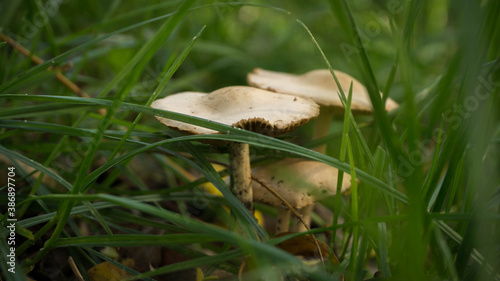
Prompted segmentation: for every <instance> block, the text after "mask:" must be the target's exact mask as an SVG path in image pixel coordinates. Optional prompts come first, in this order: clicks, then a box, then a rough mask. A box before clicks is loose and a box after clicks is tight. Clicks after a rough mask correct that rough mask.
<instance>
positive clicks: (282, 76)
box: [247, 68, 398, 221]
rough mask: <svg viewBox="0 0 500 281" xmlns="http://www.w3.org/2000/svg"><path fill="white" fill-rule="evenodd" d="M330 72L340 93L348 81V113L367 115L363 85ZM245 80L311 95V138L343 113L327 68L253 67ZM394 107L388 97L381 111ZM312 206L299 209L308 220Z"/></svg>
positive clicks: (275, 89)
mask: <svg viewBox="0 0 500 281" xmlns="http://www.w3.org/2000/svg"><path fill="white" fill-rule="evenodd" d="M334 72H335V76H337V79H338V80H339V83H340V85H341V86H342V91H343V92H344V93H346V94H347V93H348V92H349V88H350V87H351V82H352V100H351V112H352V113H353V114H354V115H367V114H371V113H372V112H373V107H372V104H371V100H370V96H369V94H368V92H367V90H366V88H365V86H363V84H361V83H360V82H359V81H358V80H356V79H355V78H354V77H352V76H350V75H349V74H347V73H344V72H342V71H338V70H335V71H334ZM247 80H248V83H249V84H250V85H252V86H255V87H259V88H262V89H266V90H269V91H272V92H277V93H281V94H287V95H294V96H299V97H308V98H312V99H313V100H314V101H315V102H316V103H318V104H319V105H320V115H319V116H318V119H317V120H316V122H315V124H314V133H313V138H314V139H318V138H321V137H325V136H326V135H328V131H329V129H330V124H331V122H332V120H333V116H334V115H339V114H343V113H344V107H343V105H342V102H341V101H340V98H339V96H338V92H339V88H338V87H337V83H336V82H335V79H334V78H333V76H332V74H331V72H330V70H328V69H318V70H312V71H309V72H307V73H304V74H302V75H295V74H289V73H283V72H276V71H269V70H264V69H261V68H256V69H254V71H253V73H249V74H248V77H247ZM381 95H382V93H381ZM396 107H398V104H397V103H396V102H395V101H394V100H392V99H390V98H388V99H387V101H386V104H385V110H386V111H391V110H393V109H395V108H396ZM314 150H315V151H317V152H320V153H325V152H326V144H324V145H321V146H319V147H316V148H315V149H314ZM312 208H313V205H310V206H308V209H305V210H303V216H304V220H305V221H307V220H310V218H308V217H309V216H310V214H311V212H312Z"/></svg>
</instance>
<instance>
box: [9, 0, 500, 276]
mask: <svg viewBox="0 0 500 281" xmlns="http://www.w3.org/2000/svg"><path fill="white" fill-rule="evenodd" d="M57 2H60V1H46V2H42V1H6V2H5V3H4V2H2V3H0V32H2V33H3V34H5V35H7V36H9V37H11V38H12V39H14V40H16V42H17V43H18V44H20V45H22V46H23V47H24V48H26V49H27V50H28V51H30V52H32V53H33V54H35V55H36V56H38V57H40V58H42V59H43V60H44V61H45V62H44V63H41V64H39V65H36V64H34V63H33V62H32V61H31V58H29V57H26V56H23V55H20V54H19V53H17V52H16V51H15V50H14V48H13V46H12V44H7V43H4V42H3V41H0V81H1V82H0V104H1V106H2V110H1V111H0V154H1V155H2V156H5V157H6V158H7V159H9V160H3V162H1V163H0V168H1V169H2V170H3V171H2V175H4V174H5V176H1V177H0V179H1V180H2V182H0V210H2V212H1V214H2V216H1V220H2V225H7V221H6V220H7V217H6V211H7V208H6V206H7V203H8V186H7V181H8V179H7V172H8V170H7V168H8V167H11V166H14V167H15V168H16V169H15V171H16V175H15V177H14V178H15V180H16V182H15V185H16V218H17V219H18V221H17V222H16V245H15V247H16V257H17V262H18V264H17V266H16V269H17V270H16V273H15V274H12V273H8V271H7V269H8V265H7V264H6V262H5V261H4V259H5V258H6V255H7V254H8V253H9V252H10V249H9V247H11V245H8V244H7V238H6V237H7V235H9V232H8V229H7V228H5V227H2V229H1V233H2V236H1V237H2V239H1V240H0V255H1V259H0V260H1V261H2V262H1V263H0V267H1V268H2V276H1V278H2V280H24V279H25V276H31V277H32V278H33V279H37V278H40V276H42V275H47V274H53V273H54V272H50V271H49V272H47V270H48V267H47V266H46V265H47V262H48V261H50V260H51V259H56V258H61V257H62V258H64V259H67V256H71V257H72V258H73V260H74V261H75V264H76V267H77V268H78V269H79V271H80V273H81V274H82V275H83V278H84V279H86V280H89V279H88V278H89V277H88V276H87V273H86V270H88V269H89V268H90V267H92V266H93V265H95V264H99V263H101V262H102V261H109V262H111V263H113V264H115V265H117V266H118V267H120V268H123V269H124V270H126V271H127V272H129V273H130V274H132V275H135V277H132V278H130V279H128V280H132V279H134V278H135V279H145V280H152V279H157V280H162V279H161V278H164V277H161V275H163V274H167V273H168V274H174V275H173V276H178V275H175V274H180V272H181V271H183V270H192V269H194V268H196V267H200V268H202V270H203V272H204V275H205V276H207V277H208V276H210V275H211V274H217V272H218V270H224V271H226V272H227V273H228V274H230V275H232V276H233V277H232V278H233V279H234V278H237V274H238V270H239V267H240V265H241V263H242V261H243V259H244V258H246V260H247V262H248V263H252V264H255V265H256V266H257V267H258V269H259V270H258V272H259V274H260V275H261V276H266V277H268V278H278V277H277V276H278V275H279V274H281V273H283V272H286V273H290V274H299V275H302V276H303V277H304V276H308V278H309V280H339V279H340V276H342V275H344V276H345V277H346V278H347V280H366V279H371V278H373V273H374V272H375V271H380V272H381V274H382V276H383V278H384V279H388V280H401V279H405V280H500V271H499V268H500V258H499V257H500V231H499V230H500V176H499V171H500V165H499V164H500V163H499V162H500V161H499V159H500V141H499V139H500V123H499V119H500V110H499V109H500V107H499V105H500V99H499V85H500V84H499V81H500V60H499V58H500V32H499V29H498V28H497V26H498V19H497V18H498V17H497V15H498V14H499V13H500V3H499V2H498V1H479V2H478V3H476V2H470V1H438V2H432V1H410V2H400V1H385V2H383V1H382V2H380V1H361V0H358V1H345V0H338V1H334V0H332V1H287V2H286V3H285V2H283V1H267V2H263V1H248V2H213V1H194V0H193V1H148V2H147V3H146V4H145V3H141V4H139V3H135V2H126V1H118V0H116V1H111V2H110V3H108V2H102V1H85V2H82V1H63V3H61V4H60V5H58V6H57V9H56V8H55V7H56V6H51V7H52V8H51V9H49V8H48V7H49V6H48V5H49V4H55V3H57ZM43 15H46V19H47V20H46V21H45V20H43V19H44V17H43ZM42 20H43V21H42ZM68 62H71V64H72V65H71V66H70V68H69V69H65V65H66V64H67V63H68ZM255 67H262V68H265V69H269V70H276V71H286V72H290V73H304V72H306V71H309V70H312V69H318V68H332V69H339V70H342V71H344V72H347V73H349V74H351V75H353V76H355V77H356V78H358V80H360V81H362V82H363V84H365V85H366V87H367V89H368V91H369V94H370V99H371V101H372V104H373V105H374V114H373V116H354V115H353V114H351V112H350V111H349V110H347V113H346V114H345V116H344V118H343V119H341V118H337V119H336V121H335V122H334V123H333V125H332V127H331V132H330V133H331V134H330V135H329V136H327V137H325V138H322V139H320V140H312V139H311V135H312V134H311V132H312V126H311V125H310V124H308V125H306V126H304V127H302V128H299V129H298V130H296V131H295V132H293V133H290V134H288V135H286V136H284V137H283V138H281V137H280V138H270V137H266V136H263V135H258V134H255V133H251V132H247V131H242V130H238V129H235V128H232V127H230V126H226V125H223V124H219V123H214V122H209V121H207V120H204V119H200V118H194V117H191V116H186V115H182V114H178V113H174V112H167V111H162V110H157V109H152V108H150V107H149V105H150V104H151V102H152V101H153V100H155V99H156V98H159V97H164V96H166V95H169V94H173V93H176V92H179V91H202V92H211V91H213V90H215V89H218V88H221V87H224V86H230V85H245V84H246V74H247V73H248V72H250V71H251V70H252V69H253V68H255ZM59 72H61V73H63V74H64V75H65V76H66V77H67V78H68V79H69V80H71V81H72V82H74V83H75V84H76V85H77V86H78V87H79V88H80V89H82V90H83V91H84V92H85V93H86V94H88V95H89V96H90V97H84V96H81V93H75V92H73V91H71V90H70V89H69V88H68V87H67V86H66V85H64V84H63V83H61V82H60V81H59V80H57V79H56V77H55V75H56V74H57V73H59ZM380 91H383V93H384V95H383V97H382V98H380V95H379V94H378V93H379V92H380ZM341 96H342V97H343V99H344V103H345V104H346V107H347V108H349V107H350V102H351V99H350V95H349V93H341ZM387 97H390V98H392V99H394V100H396V101H397V102H399V103H400V105H401V106H400V108H398V109H397V110H395V111H393V112H390V113H387V112H385V110H384V106H383V100H384V99H386V98H387ZM155 115H156V116H162V117H167V118H171V119H174V120H179V121H183V122H187V123H191V124H194V125H198V126H203V127H207V128H210V129H214V130H217V131H220V132H222V134H217V135H207V136H184V135H181V134H179V133H177V132H174V131H171V130H169V129H167V128H166V127H164V126H162V125H161V124H160V123H159V122H157V121H156V119H155V118H154V116H155ZM203 139H211V140H226V141H240V142H246V143H249V144H250V146H251V148H252V152H251V158H252V163H253V164H254V165H259V164H260V163H262V162H266V161H267V162H268V161H273V160H274V159H279V158H283V157H301V158H308V159H312V160H316V161H321V162H324V163H326V164H329V165H332V166H334V167H336V168H338V169H339V170H340V171H341V172H343V173H349V174H351V175H352V178H353V181H352V183H353V190H352V192H351V194H350V195H349V196H345V195H344V196H341V195H338V196H335V197H333V198H328V199H325V200H323V201H322V204H323V205H324V206H325V207H326V208H327V209H328V210H329V211H330V212H333V216H332V218H333V219H329V220H325V219H323V218H320V217H319V216H315V217H314V216H313V218H317V220H316V224H315V225H316V227H315V228H313V229H312V230H311V231H308V232H307V233H315V235H316V237H318V238H319V239H322V240H324V242H327V244H330V245H331V246H332V251H333V250H335V253H336V255H337V256H338V257H339V259H340V262H341V263H340V265H331V264H327V265H326V266H325V267H308V266H305V265H303V263H302V262H301V261H300V260H299V259H297V257H295V256H293V255H290V254H288V253H286V252H284V251H282V250H280V249H278V248H276V247H275V246H274V245H275V244H277V243H279V242H281V241H283V240H285V239H286V238H289V237H294V236H297V235H303V234H304V233H300V234H291V235H287V236H285V237H279V238H274V237H273V233H272V227H271V228H268V227H263V226H260V225H259V224H257V222H256V220H255V219H254V218H253V216H252V214H250V213H249V212H248V211H247V210H246V209H245V208H244V207H243V205H242V204H241V203H240V202H239V201H238V200H237V199H236V197H235V196H234V195H232V193H231V192H230V189H229V187H228V186H227V185H226V183H225V182H224V180H223V179H222V177H223V176H225V175H226V174H227V173H228V172H230V171H227V170H223V171H221V172H218V171H216V170H215V169H214V168H213V167H212V165H211V162H213V161H215V162H222V163H227V162H228V155H227V149H226V148H225V147H212V146H209V145H207V144H204V143H201V142H199V140H203ZM320 143H327V144H328V150H327V153H326V155H324V154H320V153H317V152H315V151H313V150H311V149H310V148H311V147H313V146H315V145H318V144H320ZM21 163H23V164H21ZM24 164H26V165H24ZM27 167H32V168H34V169H35V170H37V171H40V172H41V174H35V173H34V172H33V171H31V170H30V169H29V168H27ZM4 171H5V172H4ZM186 172H187V173H190V174H192V175H194V176H195V177H199V178H200V179H199V180H196V181H193V180H192V179H190V178H191V177H186V174H185V173H186ZM340 179H341V176H340V177H339V180H340ZM356 179H357V180H359V182H357V181H356ZM207 181H208V182H210V183H212V184H213V185H214V186H215V187H216V188H217V189H218V190H219V191H221V193H222V194H223V195H224V197H223V198H219V197H214V196H210V195H206V194H205V193H203V192H202V191H201V190H200V187H199V185H200V184H202V183H204V182H207ZM222 206H228V207H229V208H230V210H231V214H228V213H227V212H226V211H225V210H224V208H222ZM256 208H257V209H259V210H261V211H262V212H264V213H265V214H266V215H267V216H268V218H269V217H271V216H272V215H273V212H274V211H273V210H271V209H270V208H267V207H266V206H262V205H258V204H257V205H256ZM221 225H222V226H224V227H220V226H221ZM270 230H271V232H268V231H270ZM86 233H87V234H86ZM332 233H334V234H335V235H331V234H332ZM104 246H112V247H120V248H122V249H123V248H128V247H132V246H141V247H151V246H158V247H160V249H161V250H160V251H167V249H168V250H170V251H174V252H177V253H181V254H183V255H184V256H185V257H186V258H185V259H183V260H179V261H178V262H176V263H159V264H156V265H155V269H154V270H146V271H145V272H143V273H139V272H138V271H137V270H135V269H133V268H130V267H127V266H124V265H123V264H121V261H120V260H118V261H115V260H112V259H110V258H109V257H107V256H105V255H103V254H102V253H100V252H99V250H100V249H102V247H104ZM139 249H142V250H138V251H137V252H141V251H145V249H146V248H139ZM208 253H210V254H208ZM44 265H45V267H44ZM63 266H64V267H65V268H66V269H67V271H68V272H71V271H70V270H69V266H68V265H63ZM171 276H172V275H171ZM52 277H53V278H56V279H57V278H59V279H60V278H62V276H60V275H59V276H52ZM171 278H173V277H171ZM229 280H232V279H229Z"/></svg>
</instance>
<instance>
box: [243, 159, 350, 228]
mask: <svg viewBox="0 0 500 281" xmlns="http://www.w3.org/2000/svg"><path fill="white" fill-rule="evenodd" d="M252 175H253V176H254V177H255V178H257V179H259V181H261V182H263V183H265V184H266V185H267V186H268V187H269V188H271V189H273V190H274V191H276V193H278V194H279V195H280V196H281V197H282V198H283V199H284V200H285V201H287V202H288V203H289V204H290V205H291V206H292V207H293V208H294V209H303V208H306V207H308V206H311V205H313V204H314V202H316V201H318V200H321V199H324V198H327V197H330V196H333V195H335V194H336V193H337V176H338V170H337V169H336V168H334V167H332V166H330V165H327V164H325V163H322V162H317V161H312V160H303V159H291V158H286V159H283V160H280V161H277V162H274V163H271V164H267V165H263V166H259V167H256V168H254V169H252ZM350 186H351V176H350V175H349V174H344V176H343V183H342V186H341V188H340V190H341V192H345V191H347V190H348V189H349V188H350ZM252 188H253V192H254V193H253V198H254V201H255V202H261V203H264V204H267V205H271V206H275V207H277V208H278V216H277V223H276V233H282V232H287V231H288V230H289V225H290V210H289V209H288V208H286V207H285V205H284V204H283V202H282V201H281V199H280V198H278V197H276V196H274V195H273V194H271V193H270V192H269V190H268V189H267V188H265V187H264V186H262V184H260V183H258V182H256V181H254V182H253V184H252ZM302 220H303V223H304V224H306V225H309V224H310V217H303V218H302Z"/></svg>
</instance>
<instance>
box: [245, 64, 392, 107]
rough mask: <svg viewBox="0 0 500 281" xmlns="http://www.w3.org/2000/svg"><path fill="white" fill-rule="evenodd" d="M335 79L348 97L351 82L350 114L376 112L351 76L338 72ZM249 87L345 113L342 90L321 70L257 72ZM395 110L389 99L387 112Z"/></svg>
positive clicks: (359, 85)
mask: <svg viewBox="0 0 500 281" xmlns="http://www.w3.org/2000/svg"><path fill="white" fill-rule="evenodd" d="M335 75H336V76H337V78H338V80H339V82H340V84H341V85H342V90H343V91H344V93H345V94H346V96H347V94H348V93H349V87H350V85H351V81H352V102H351V110H352V111H353V113H361V114H363V113H364V114H369V113H371V112H373V107H372V104H371V101H370V96H369V95H368V92H367V90H366V88H365V86H363V84H361V83H360V82H359V81H358V80H356V79H355V78H354V77H352V76H350V75H349V74H347V73H344V72H341V71H338V70H335ZM248 83H249V84H250V85H252V86H255V87H259V88H261V89H266V90H268V91H272V92H277V93H282V94H287V95H294V96H299V97H308V98H312V99H313V100H314V101H315V102H317V103H318V104H320V105H321V106H327V107H330V106H331V107H334V109H335V111H336V112H338V113H341V112H343V111H344V109H343V106H342V102H341V101H340V99H339V97H338V94H337V93H338V92H339V88H338V87H337V84H336V83H335V80H334V79H333V76H332V74H331V73H330V70H328V69H318V70H313V71H309V72H307V73H304V74H302V75H295V74H289V73H283V72H276V71H269V70H264V69H261V68H256V69H254V71H253V73H249V74H248ZM396 107H398V104H397V103H396V102H395V101H394V100H392V99H390V98H388V99H387V101H386V104H385V110H387V111H391V110H393V109H394V108H396Z"/></svg>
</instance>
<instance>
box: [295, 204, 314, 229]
mask: <svg viewBox="0 0 500 281" xmlns="http://www.w3.org/2000/svg"><path fill="white" fill-rule="evenodd" d="M313 208H314V204H311V205H309V206H305V207H304V208H302V209H301V213H302V219H301V220H302V222H303V223H298V224H297V232H302V231H306V230H307V228H306V227H305V225H307V226H308V227H310V226H311V213H312V211H313Z"/></svg>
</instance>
